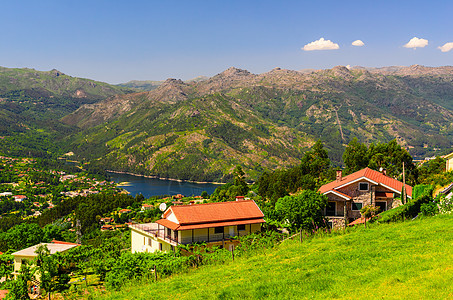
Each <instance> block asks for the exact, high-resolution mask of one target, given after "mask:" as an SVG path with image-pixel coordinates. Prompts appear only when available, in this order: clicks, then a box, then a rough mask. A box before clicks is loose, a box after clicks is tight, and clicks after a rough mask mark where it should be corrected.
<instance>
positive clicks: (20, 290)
mask: <svg viewBox="0 0 453 300" xmlns="http://www.w3.org/2000/svg"><path fill="white" fill-rule="evenodd" d="M32 277H33V273H32V271H31V268H30V266H28V264H27V263H26V262H25V261H23V262H22V265H21V267H20V271H19V275H17V279H16V280H14V281H12V283H11V289H10V290H9V293H8V294H7V295H6V299H7V300H9V299H10V300H27V299H30V297H29V296H28V282H29V281H31V279H32Z"/></svg>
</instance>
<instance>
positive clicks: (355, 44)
mask: <svg viewBox="0 0 453 300" xmlns="http://www.w3.org/2000/svg"><path fill="white" fill-rule="evenodd" d="M352 45H353V46H356V47H362V46H364V45H365V43H364V42H362V41H361V40H355V41H354V42H352Z"/></svg>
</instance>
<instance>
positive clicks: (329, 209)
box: [326, 201, 337, 216]
mask: <svg viewBox="0 0 453 300" xmlns="http://www.w3.org/2000/svg"><path fill="white" fill-rule="evenodd" d="M336 210H337V203H336V202H335V201H329V202H327V206H326V216H335V215H336Z"/></svg>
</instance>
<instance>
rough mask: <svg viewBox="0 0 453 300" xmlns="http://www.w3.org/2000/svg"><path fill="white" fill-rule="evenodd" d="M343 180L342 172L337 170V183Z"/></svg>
mask: <svg viewBox="0 0 453 300" xmlns="http://www.w3.org/2000/svg"><path fill="white" fill-rule="evenodd" d="M342 179H343V171H341V170H337V181H341V180H342Z"/></svg>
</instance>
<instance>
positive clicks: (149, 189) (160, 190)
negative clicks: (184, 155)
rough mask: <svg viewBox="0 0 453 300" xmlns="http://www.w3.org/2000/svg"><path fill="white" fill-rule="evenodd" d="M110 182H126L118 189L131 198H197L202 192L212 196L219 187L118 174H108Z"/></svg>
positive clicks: (217, 185) (209, 184)
mask: <svg viewBox="0 0 453 300" xmlns="http://www.w3.org/2000/svg"><path fill="white" fill-rule="evenodd" d="M109 175H110V178H111V180H113V181H115V182H117V183H120V182H127V184H126V185H121V186H120V187H121V188H123V189H125V190H126V191H128V192H129V193H130V194H131V196H134V197H135V195H137V194H142V195H143V196H145V198H150V197H152V196H160V195H177V194H182V195H184V196H199V195H201V193H202V192H203V191H206V192H208V194H209V195H210V194H212V193H213V192H214V190H215V189H216V188H217V187H219V186H220V185H219V184H213V183H193V182H186V181H183V182H179V181H174V180H165V179H157V178H147V177H143V176H135V175H130V174H118V173H111V172H109Z"/></svg>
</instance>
